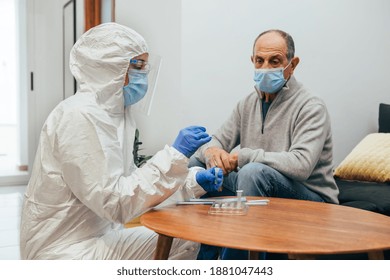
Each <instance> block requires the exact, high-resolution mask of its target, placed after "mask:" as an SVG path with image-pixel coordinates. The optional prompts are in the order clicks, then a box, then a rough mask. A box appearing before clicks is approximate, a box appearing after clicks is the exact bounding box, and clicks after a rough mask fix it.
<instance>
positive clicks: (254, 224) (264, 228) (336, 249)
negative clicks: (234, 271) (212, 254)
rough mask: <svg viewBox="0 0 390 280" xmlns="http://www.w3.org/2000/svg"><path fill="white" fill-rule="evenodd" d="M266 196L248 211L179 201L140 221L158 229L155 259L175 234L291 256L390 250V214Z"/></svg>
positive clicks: (375, 255) (377, 253) (371, 253)
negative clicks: (226, 211) (232, 212)
mask: <svg viewBox="0 0 390 280" xmlns="http://www.w3.org/2000/svg"><path fill="white" fill-rule="evenodd" d="M247 199H248V200H251V199H262V198H261V197H247ZM267 199H269V200H270V202H269V204H268V205H262V206H260V205H259V206H249V210H248V213H247V214H246V215H245V216H222V215H210V214H208V209H209V208H210V205H177V206H176V205H174V206H169V207H165V208H162V209H158V210H151V211H149V212H148V213H145V214H144V215H142V217H141V223H142V224H143V225H144V226H146V227H147V228H149V229H152V230H154V231H155V232H157V233H158V234H159V241H158V246H157V252H156V255H155V258H156V259H166V258H167V257H168V254H169V250H170V246H171V242H172V238H173V237H175V238H182V239H186V240H191V241H195V242H199V243H204V244H209V245H215V246H221V247H229V248H236V249H244V250H249V251H253V252H256V251H260V252H274V253H287V254H289V255H292V256H310V255H319V254H336V253H337V254H338V253H361V252H367V253H368V254H369V256H370V258H379V259H380V258H383V250H384V249H390V217H387V216H385V215H381V214H377V213H374V212H370V211H365V210H360V209H357V208H352V207H346V206H340V205H334V204H328V203H319V202H312V201H304V200H293V199H283V198H267Z"/></svg>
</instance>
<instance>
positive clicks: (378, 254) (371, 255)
mask: <svg viewBox="0 0 390 280" xmlns="http://www.w3.org/2000/svg"><path fill="white" fill-rule="evenodd" d="M367 255H368V259H369V260H383V259H384V258H385V257H384V255H383V251H382V250H379V251H372V252H368V253H367Z"/></svg>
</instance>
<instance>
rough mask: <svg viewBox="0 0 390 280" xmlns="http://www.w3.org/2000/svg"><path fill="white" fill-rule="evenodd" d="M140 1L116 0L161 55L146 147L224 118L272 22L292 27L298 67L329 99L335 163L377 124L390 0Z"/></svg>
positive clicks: (389, 63) (145, 123) (121, 13)
mask: <svg viewBox="0 0 390 280" xmlns="http://www.w3.org/2000/svg"><path fill="white" fill-rule="evenodd" d="M138 2H141V1H137V0H117V3H116V8H117V9H116V13H117V14H116V20H117V22H119V23H123V24H126V25H128V26H130V27H133V28H135V29H136V30H137V31H138V32H140V33H141V34H142V35H144V36H145V38H146V40H147V41H148V42H149V45H150V46H151V49H152V51H155V52H157V53H159V54H160V55H162V56H163V66H162V69H161V71H162V72H161V76H160V80H159V84H158V87H157V92H156V99H155V103H154V104H153V112H152V115H151V117H150V118H149V119H146V118H144V119H141V122H140V129H141V138H142V139H141V140H143V142H144V146H145V148H147V149H146V151H147V152H155V151H156V150H157V149H159V148H161V147H162V145H163V144H164V143H170V141H172V140H173V139H174V138H175V136H176V134H177V130H178V129H179V128H180V127H183V126H187V125H190V124H201V125H205V126H206V127H207V128H208V130H209V132H211V133H212V132H213V131H214V130H215V129H216V128H218V127H219V125H220V124H221V123H222V122H223V121H224V120H225V119H226V117H227V116H228V115H229V114H230V112H231V110H232V108H233V106H234V105H235V104H236V102H237V101H238V100H239V99H241V98H242V97H244V96H245V95H247V94H248V93H249V92H251V91H252V89H253V81H252V76H253V66H252V65H251V63H250V55H251V52H252V45H253V40H254V39H255V37H256V36H257V35H258V34H259V33H260V32H262V31H264V30H267V29H270V28H279V29H282V30H285V31H287V32H289V33H290V34H291V35H292V36H293V38H294V40H295V45H296V55H297V56H299V57H300V59H301V62H300V64H299V66H298V68H297V69H296V71H295V76H296V77H297V79H298V80H299V81H301V82H302V83H304V84H305V85H306V86H307V87H308V88H309V89H311V90H312V92H313V94H314V95H317V96H319V97H321V98H322V99H323V100H324V101H325V103H326V104H327V106H328V110H329V113H330V115H331V119H332V126H333V139H334V161H335V164H338V163H339V162H340V161H341V160H342V159H343V158H344V157H345V156H346V155H347V154H348V153H349V152H350V150H351V149H352V148H353V147H354V146H355V145H356V144H357V143H358V142H359V141H360V140H361V139H362V138H363V137H364V136H365V135H366V134H367V133H371V132H375V131H377V122H378V106H379V103H380V102H385V103H390V94H389V92H388V91H387V89H386V88H385V84H386V81H387V79H386V78H387V76H388V74H389V73H390V70H389V68H390V52H389V50H390V48H389V47H390V36H389V34H388V29H389V26H390V1H387V0H343V1H339V0H322V1H310V0H301V1H289V0H274V1H260V0H213V1H209V0H197V1H189V0H182V1H180V0H175V1H159V0H147V1H142V3H138ZM160 2H162V3H160ZM134 11H136V12H135V13H134Z"/></svg>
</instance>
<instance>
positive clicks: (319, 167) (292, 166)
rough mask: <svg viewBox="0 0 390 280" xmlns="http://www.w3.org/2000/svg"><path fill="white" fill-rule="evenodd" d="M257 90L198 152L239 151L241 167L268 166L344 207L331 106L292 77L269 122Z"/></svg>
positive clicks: (199, 155) (270, 111) (272, 108)
mask: <svg viewBox="0 0 390 280" xmlns="http://www.w3.org/2000/svg"><path fill="white" fill-rule="evenodd" d="M261 102H262V100H261V98H260V97H259V95H258V94H257V93H256V92H253V93H251V94H250V95H248V96H247V97H246V98H244V99H243V100H241V101H240V102H239V103H238V104H237V106H236V107H235V109H234V110H233V112H232V114H231V116H230V117H229V119H228V120H227V121H225V123H224V124H223V125H222V126H221V127H220V128H219V129H218V130H217V131H216V133H215V134H214V135H213V139H212V140H211V141H210V142H209V143H208V144H206V145H204V146H203V147H201V148H200V149H199V150H198V152H197V153H196V157H197V158H199V159H200V160H201V161H203V162H205V158H204V151H205V150H206V149H207V148H208V147H210V146H218V147H221V148H223V149H224V150H226V151H228V152H231V151H232V150H233V149H234V148H236V147H237V146H238V145H240V149H239V150H238V166H239V167H242V166H244V165H245V164H247V163H250V162H261V163H264V164H266V165H268V166H270V167H272V168H274V169H276V170H277V171H279V172H280V173H282V174H284V175H285V176H287V177H289V178H291V179H293V180H295V181H299V182H301V183H303V184H304V185H305V186H306V187H307V188H309V189H310V190H312V191H314V192H316V193H318V194H319V195H321V196H322V197H323V199H324V200H325V201H327V202H332V203H338V193H339V191H338V188H337V185H336V183H335V181H334V179H333V162H332V160H333V155H332V146H333V145H332V132H331V124H330V118H329V115H328V112H327V109H326V106H325V104H324V103H323V102H322V100H321V99H319V98H318V97H314V96H312V95H311V94H310V93H309V92H308V90H307V89H305V88H304V87H303V86H302V85H301V84H300V83H298V82H297V81H296V79H295V78H294V77H293V76H292V77H291V78H290V79H289V81H288V82H287V83H286V85H285V86H284V87H283V88H282V90H281V91H280V92H279V93H278V94H277V96H276V97H275V99H274V100H273V101H272V103H271V105H270V107H269V109H268V112H267V115H266V117H265V119H263V117H262V106H261Z"/></svg>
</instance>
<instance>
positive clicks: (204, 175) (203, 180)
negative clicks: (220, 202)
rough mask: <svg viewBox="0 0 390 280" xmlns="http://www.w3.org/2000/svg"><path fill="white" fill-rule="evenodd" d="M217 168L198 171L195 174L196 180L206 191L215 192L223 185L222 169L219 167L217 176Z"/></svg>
mask: <svg viewBox="0 0 390 280" xmlns="http://www.w3.org/2000/svg"><path fill="white" fill-rule="evenodd" d="M215 169H216V167H212V168H210V169H207V170H202V171H198V173H196V175H195V178H196V181H197V182H198V184H199V185H200V186H201V187H202V188H203V189H204V190H205V191H206V192H215V191H217V190H218V189H219V187H220V186H222V182H223V172H222V169H221V168H217V170H218V171H217V176H216V175H215V171H216V170H215Z"/></svg>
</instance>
